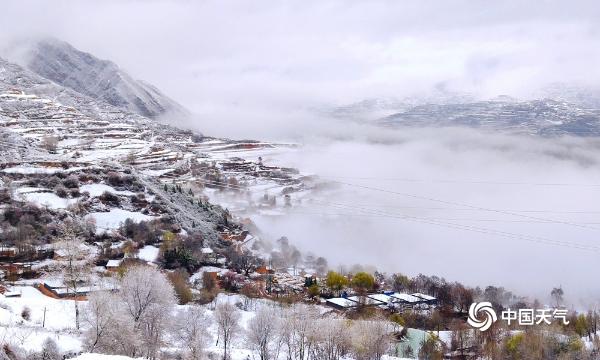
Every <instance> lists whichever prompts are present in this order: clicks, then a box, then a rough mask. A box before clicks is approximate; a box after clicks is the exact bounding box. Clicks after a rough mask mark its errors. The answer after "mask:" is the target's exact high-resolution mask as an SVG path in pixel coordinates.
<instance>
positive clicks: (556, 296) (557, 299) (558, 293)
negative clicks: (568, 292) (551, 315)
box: [550, 286, 565, 307]
mask: <svg viewBox="0 0 600 360" xmlns="http://www.w3.org/2000/svg"><path fill="white" fill-rule="evenodd" d="M564 295H565V292H564V291H563V289H562V286H559V287H557V288H553V289H552V291H551V292H550V296H552V299H553V300H554V304H555V305H554V306H556V307H560V305H561V304H562V302H563V296H564Z"/></svg>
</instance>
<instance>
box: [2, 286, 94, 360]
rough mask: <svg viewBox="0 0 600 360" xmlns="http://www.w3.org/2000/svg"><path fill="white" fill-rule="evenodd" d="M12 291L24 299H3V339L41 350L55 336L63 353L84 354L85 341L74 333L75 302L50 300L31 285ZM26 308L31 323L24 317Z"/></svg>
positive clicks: (30, 348)
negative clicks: (82, 348) (23, 313)
mask: <svg viewBox="0 0 600 360" xmlns="http://www.w3.org/2000/svg"><path fill="white" fill-rule="evenodd" d="M12 291H13V292H17V293H20V294H21V297H14V298H5V297H4V296H0V339H6V340H10V341H11V342H13V343H14V344H16V345H19V346H21V347H23V348H25V349H26V350H37V351H39V350H41V348H42V344H43V343H44V341H45V340H46V338H48V337H51V338H53V339H54V340H55V341H56V343H57V344H58V345H59V346H60V347H61V349H62V350H63V351H80V349H81V340H80V339H79V338H78V337H77V336H76V335H71V334H70V332H73V330H74V328H75V326H74V324H75V305H74V301H72V300H58V299H53V298H50V297H47V296H45V295H43V294H42V293H40V292H39V291H38V290H37V289H35V288H33V287H31V286H17V287H14V288H13V289H12ZM83 304H84V302H80V305H83ZM25 307H28V308H29V309H30V310H31V317H30V320H29V321H26V320H24V319H23V318H22V317H21V313H22V311H23V309H24V308H25ZM44 310H45V324H44V323H43V322H44V320H43V319H44ZM42 325H44V327H42Z"/></svg>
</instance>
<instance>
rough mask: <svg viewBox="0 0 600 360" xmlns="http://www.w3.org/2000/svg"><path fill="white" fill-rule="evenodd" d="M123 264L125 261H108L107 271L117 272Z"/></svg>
mask: <svg viewBox="0 0 600 360" xmlns="http://www.w3.org/2000/svg"><path fill="white" fill-rule="evenodd" d="M122 262H123V259H117V260H108V262H107V263H106V270H108V271H117V269H118V268H119V266H121V263H122Z"/></svg>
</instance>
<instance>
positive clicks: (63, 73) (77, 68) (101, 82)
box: [26, 39, 187, 118]
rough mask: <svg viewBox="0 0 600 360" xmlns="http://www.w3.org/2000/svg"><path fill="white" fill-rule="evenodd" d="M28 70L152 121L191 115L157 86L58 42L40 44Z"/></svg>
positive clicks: (34, 48)
mask: <svg viewBox="0 0 600 360" xmlns="http://www.w3.org/2000/svg"><path fill="white" fill-rule="evenodd" d="M26 59H27V61H26V62H27V64H26V66H27V68H29V69H30V70H32V71H33V72H35V73H37V74H38V75H40V76H42V77H44V78H46V79H49V80H51V81H53V82H55V83H57V84H60V85H62V86H64V87H66V88H69V89H72V90H74V91H76V92H79V93H82V94H85V95H87V96H89V97H91V98H93V99H97V100H101V101H104V102H106V103H108V104H110V105H113V106H116V107H118V108H121V109H124V110H128V111H130V112H134V113H137V114H139V115H142V116H145V117H148V118H157V117H160V116H162V115H165V114H172V115H176V116H182V115H185V114H187V111H186V110H185V109H184V108H183V107H182V106H181V105H179V104H178V103H176V102H175V101H173V100H172V99H170V98H168V97H167V96H166V95H164V94H162V93H161V92H160V91H159V90H158V89H157V88H155V87H154V86H152V85H150V84H148V83H146V82H143V81H138V80H135V79H133V78H132V77H131V76H130V75H129V74H127V73H126V72H125V71H124V70H123V69H121V68H119V66H117V65H116V64H115V63H113V62H111V61H108V60H101V59H98V58H97V57H95V56H93V55H91V54H89V53H86V52H83V51H79V50H77V49H76V48H74V47H73V46H71V45H70V44H68V43H66V42H64V41H60V40H57V39H44V40H40V41H38V42H36V43H35V44H34V45H33V46H32V48H31V49H30V50H29V51H28V54H27V56H26Z"/></svg>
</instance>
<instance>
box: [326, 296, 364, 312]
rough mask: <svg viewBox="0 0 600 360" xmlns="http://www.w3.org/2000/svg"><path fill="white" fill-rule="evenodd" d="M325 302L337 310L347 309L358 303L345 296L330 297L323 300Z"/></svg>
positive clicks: (354, 306) (356, 305)
mask: <svg viewBox="0 0 600 360" xmlns="http://www.w3.org/2000/svg"><path fill="white" fill-rule="evenodd" d="M325 303H326V304H327V305H329V306H331V307H333V308H336V309H338V310H348V309H352V308H356V307H358V305H359V303H358V302H356V301H352V300H350V299H346V298H331V299H327V300H325Z"/></svg>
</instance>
